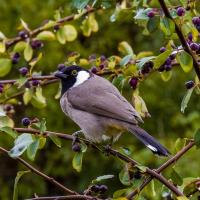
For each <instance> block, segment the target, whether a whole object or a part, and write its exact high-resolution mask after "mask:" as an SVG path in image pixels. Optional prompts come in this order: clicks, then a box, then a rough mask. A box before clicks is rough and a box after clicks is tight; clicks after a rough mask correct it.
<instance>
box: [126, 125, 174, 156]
mask: <svg viewBox="0 0 200 200" xmlns="http://www.w3.org/2000/svg"><path fill="white" fill-rule="evenodd" d="M129 131H130V132H131V133H133V134H134V135H135V136H136V137H137V138H138V139H139V140H140V141H141V142H142V143H143V144H144V145H145V146H146V147H148V148H149V149H150V150H151V151H152V152H153V153H155V154H158V155H160V156H169V155H170V153H169V151H168V150H167V149H166V148H165V147H164V146H162V145H161V144H160V143H159V142H158V141H156V139H154V138H153V137H152V136H151V135H149V134H148V133H147V132H146V131H145V130H143V129H142V128H140V127H138V126H134V125H132V126H130V127H129Z"/></svg>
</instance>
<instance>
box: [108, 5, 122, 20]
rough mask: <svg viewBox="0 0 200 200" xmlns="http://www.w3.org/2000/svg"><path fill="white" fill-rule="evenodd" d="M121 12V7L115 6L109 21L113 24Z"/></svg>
mask: <svg viewBox="0 0 200 200" xmlns="http://www.w3.org/2000/svg"><path fill="white" fill-rule="evenodd" d="M120 12H121V7H120V6H119V5H118V4H117V5H116V8H115V11H114V13H113V14H112V15H111V16H110V21H111V22H115V21H116V19H117V18H118V16H119V14H120Z"/></svg>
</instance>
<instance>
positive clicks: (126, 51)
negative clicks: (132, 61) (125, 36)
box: [118, 41, 134, 55]
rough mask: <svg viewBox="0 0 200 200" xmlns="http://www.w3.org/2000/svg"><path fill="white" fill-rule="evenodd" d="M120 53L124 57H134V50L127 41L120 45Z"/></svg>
mask: <svg viewBox="0 0 200 200" xmlns="http://www.w3.org/2000/svg"><path fill="white" fill-rule="evenodd" d="M118 51H119V52H121V53H122V54H123V55H133V54H134V53H133V49H132V47H131V46H130V45H129V44H128V42H126V41H122V42H120V43H119V45H118Z"/></svg>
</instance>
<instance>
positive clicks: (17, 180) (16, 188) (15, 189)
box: [13, 170, 31, 200]
mask: <svg viewBox="0 0 200 200" xmlns="http://www.w3.org/2000/svg"><path fill="white" fill-rule="evenodd" d="M29 172H31V171H30V170H28V171H19V172H17V176H16V178H15V183H14V192H13V200H18V182H19V180H20V178H21V177H22V176H23V175H24V174H27V173H29Z"/></svg>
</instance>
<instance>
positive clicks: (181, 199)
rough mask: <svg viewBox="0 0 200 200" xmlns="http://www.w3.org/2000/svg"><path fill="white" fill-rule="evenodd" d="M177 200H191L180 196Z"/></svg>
mask: <svg viewBox="0 0 200 200" xmlns="http://www.w3.org/2000/svg"><path fill="white" fill-rule="evenodd" d="M176 198H177V200H189V199H188V198H187V197H186V196H179V197H176Z"/></svg>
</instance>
